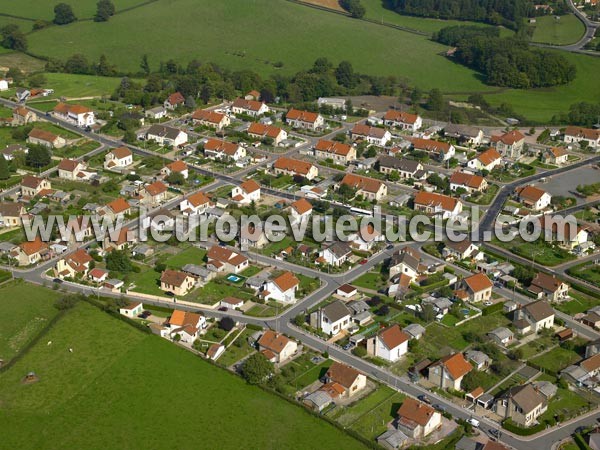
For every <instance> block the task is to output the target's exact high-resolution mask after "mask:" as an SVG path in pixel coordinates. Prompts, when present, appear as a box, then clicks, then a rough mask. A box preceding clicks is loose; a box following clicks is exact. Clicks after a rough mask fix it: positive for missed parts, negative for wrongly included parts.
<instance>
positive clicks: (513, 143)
mask: <svg viewBox="0 0 600 450" xmlns="http://www.w3.org/2000/svg"><path fill="white" fill-rule="evenodd" d="M491 141H492V144H495V145H496V149H497V150H498V151H499V152H500V154H501V155H502V156H505V157H507V158H514V159H518V158H520V157H521V153H522V152H523V146H524V145H525V136H524V135H523V133H521V132H520V131H518V130H511V131H509V132H508V133H504V134H503V135H501V136H492V139H491Z"/></svg>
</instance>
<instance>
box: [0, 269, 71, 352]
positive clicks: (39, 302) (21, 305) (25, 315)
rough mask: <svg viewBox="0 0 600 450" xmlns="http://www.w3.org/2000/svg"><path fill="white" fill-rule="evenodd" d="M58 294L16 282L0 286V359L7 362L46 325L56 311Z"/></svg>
mask: <svg viewBox="0 0 600 450" xmlns="http://www.w3.org/2000/svg"><path fill="white" fill-rule="evenodd" d="M3 279H4V277H3ZM59 296H60V294H59V293H57V292H55V291H51V290H50V289H44V288H41V287H37V286H33V285H30V284H25V283H19V282H16V283H9V284H7V285H5V286H3V287H1V288H0V310H1V311H2V314H0V359H3V360H4V361H5V362H8V361H9V360H10V359H11V358H12V357H14V356H15V355H16V354H17V353H19V351H20V350H21V349H22V348H23V347H24V346H25V345H26V344H27V343H29V342H30V341H31V339H33V338H34V337H35V336H36V335H37V334H38V333H39V332H40V330H41V329H43V328H44V327H45V326H46V324H47V323H48V321H49V320H51V319H52V318H53V317H54V316H55V315H56V314H57V313H58V310H57V309H56V308H54V306H53V305H54V301H55V300H56V299H58V298H59Z"/></svg>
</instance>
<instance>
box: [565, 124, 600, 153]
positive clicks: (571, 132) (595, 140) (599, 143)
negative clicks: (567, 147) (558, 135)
mask: <svg viewBox="0 0 600 450" xmlns="http://www.w3.org/2000/svg"><path fill="white" fill-rule="evenodd" d="M564 139H565V143H567V144H572V143H573V142H576V143H581V142H585V143H586V144H587V145H588V147H590V148H594V149H597V148H600V130H596V129H592V128H582V127H574V126H570V127H567V128H566V130H565V138H564Z"/></svg>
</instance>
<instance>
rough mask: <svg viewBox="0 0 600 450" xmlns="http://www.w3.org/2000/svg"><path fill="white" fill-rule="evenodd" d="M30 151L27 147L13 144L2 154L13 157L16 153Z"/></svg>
mask: <svg viewBox="0 0 600 450" xmlns="http://www.w3.org/2000/svg"><path fill="white" fill-rule="evenodd" d="M26 150H28V149H27V147H25V146H24V145H22V144H11V145H7V146H6V147H5V148H4V149H2V153H4V154H5V155H12V154H13V153H14V152H17V151H22V152H24V151H26Z"/></svg>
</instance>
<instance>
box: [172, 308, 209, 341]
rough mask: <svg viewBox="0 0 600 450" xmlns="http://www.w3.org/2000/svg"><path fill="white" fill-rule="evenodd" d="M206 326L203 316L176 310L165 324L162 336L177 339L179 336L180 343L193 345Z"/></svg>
mask: <svg viewBox="0 0 600 450" xmlns="http://www.w3.org/2000/svg"><path fill="white" fill-rule="evenodd" d="M206 326H207V325H206V318H205V317H204V316H203V315H201V314H196V313H193V312H189V311H181V310H179V309H176V310H175V311H173V313H172V314H171V317H170V318H169V320H168V322H167V323H166V324H165V328H164V329H163V330H161V336H162V337H165V338H168V339H177V335H179V342H181V343H184V344H188V345H192V344H193V343H194V341H196V339H198V336H199V333H200V331H201V330H203V329H205V328H206Z"/></svg>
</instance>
